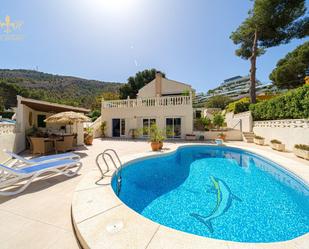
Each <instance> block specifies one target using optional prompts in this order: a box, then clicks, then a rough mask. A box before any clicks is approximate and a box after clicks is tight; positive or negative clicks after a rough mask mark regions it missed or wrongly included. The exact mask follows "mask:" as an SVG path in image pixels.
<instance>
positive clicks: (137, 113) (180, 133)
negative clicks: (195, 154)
mask: <svg viewBox="0 0 309 249" xmlns="http://www.w3.org/2000/svg"><path fill="white" fill-rule="evenodd" d="M193 91H194V90H193V89H192V87H191V86H190V85H188V84H185V83H181V82H177V81H174V80H169V79H166V78H163V77H162V74H161V73H159V72H157V73H156V77H155V79H154V80H153V81H151V82H149V83H148V84H147V85H145V86H144V87H143V88H141V89H140V90H139V91H138V96H137V98H136V99H130V98H128V99H126V100H114V101H104V100H102V112H101V113H102V115H101V121H106V123H107V129H106V136H108V137H131V135H132V132H133V130H135V129H140V128H148V127H149V126H150V125H151V124H156V125H157V126H158V127H159V128H160V129H169V130H170V131H172V132H171V133H172V134H173V135H172V137H169V138H184V137H185V135H186V134H191V133H192V131H193V107H192V92H193ZM184 93H188V94H184ZM147 135H148V134H147V131H145V132H144V134H143V136H147Z"/></svg>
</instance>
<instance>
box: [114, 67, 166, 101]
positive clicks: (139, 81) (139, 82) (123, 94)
mask: <svg viewBox="0 0 309 249" xmlns="http://www.w3.org/2000/svg"><path fill="white" fill-rule="evenodd" d="M156 72H157V70H156V69H154V68H153V69H146V70H144V71H141V72H137V73H136V74H135V76H131V77H129V79H128V82H127V83H126V84H124V85H123V86H121V87H120V89H119V95H120V98H121V99H126V98H127V97H128V96H129V97H130V98H136V95H137V93H138V90H139V89H141V88H142V87H143V86H145V85H146V84H148V83H149V82H150V81H152V80H153V79H155V77H156ZM162 75H163V77H164V78H165V74H164V73H162Z"/></svg>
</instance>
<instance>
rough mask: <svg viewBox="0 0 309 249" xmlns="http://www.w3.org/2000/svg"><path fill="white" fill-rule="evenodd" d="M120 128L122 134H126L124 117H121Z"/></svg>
mask: <svg viewBox="0 0 309 249" xmlns="http://www.w3.org/2000/svg"><path fill="white" fill-rule="evenodd" d="M120 130H121V136H125V135H126V120H125V119H123V118H122V119H121V124H120Z"/></svg>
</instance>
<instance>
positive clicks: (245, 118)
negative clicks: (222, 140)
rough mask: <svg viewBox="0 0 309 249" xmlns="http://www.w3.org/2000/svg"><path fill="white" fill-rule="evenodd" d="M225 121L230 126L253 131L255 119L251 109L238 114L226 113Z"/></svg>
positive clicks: (244, 130)
mask: <svg viewBox="0 0 309 249" xmlns="http://www.w3.org/2000/svg"><path fill="white" fill-rule="evenodd" d="M239 120H241V126H240V124H239ZM225 122H226V125H227V127H228V128H231V129H236V130H241V131H243V132H250V131H252V125H253V120H252V116H251V112H250V111H248V112H241V113H238V114H234V113H232V112H228V113H227V114H226V115H225ZM235 125H236V126H235Z"/></svg>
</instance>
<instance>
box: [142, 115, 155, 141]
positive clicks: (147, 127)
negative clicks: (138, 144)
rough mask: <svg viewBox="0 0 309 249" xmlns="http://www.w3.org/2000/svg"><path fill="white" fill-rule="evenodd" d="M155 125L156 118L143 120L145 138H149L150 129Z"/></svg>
mask: <svg viewBox="0 0 309 249" xmlns="http://www.w3.org/2000/svg"><path fill="white" fill-rule="evenodd" d="M154 124H156V119H155V118H143V136H146V137H147V136H149V130H150V127H151V126H152V125H154Z"/></svg>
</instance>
